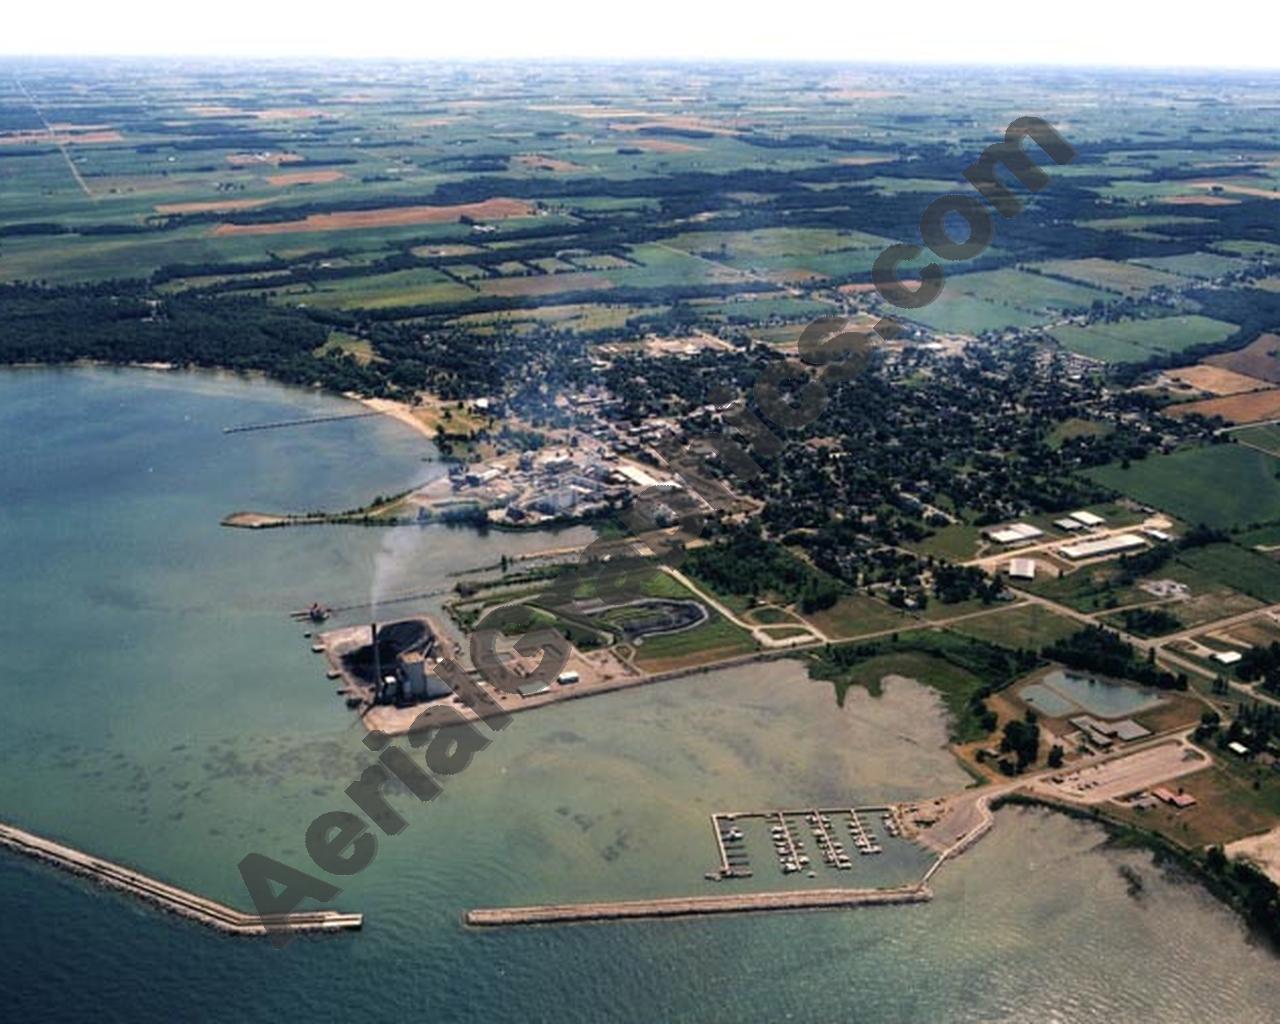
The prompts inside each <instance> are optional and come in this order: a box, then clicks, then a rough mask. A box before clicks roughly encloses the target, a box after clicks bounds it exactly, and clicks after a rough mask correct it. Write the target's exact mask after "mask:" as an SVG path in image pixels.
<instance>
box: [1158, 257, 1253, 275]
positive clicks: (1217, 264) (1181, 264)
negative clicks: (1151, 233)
mask: <svg viewBox="0 0 1280 1024" xmlns="http://www.w3.org/2000/svg"><path fill="white" fill-rule="evenodd" d="M1134 262H1135V263H1137V264H1138V265H1139V266H1143V267H1149V268H1150V269H1152V270H1160V271H1164V272H1166V273H1170V274H1180V275H1182V276H1183V277H1202V278H1212V277H1221V276H1222V275H1223V274H1230V273H1233V272H1235V271H1237V270H1244V269H1245V268H1246V267H1248V266H1249V261H1248V260H1241V259H1236V258H1235V257H1232V256H1220V255H1218V254H1217V253H1213V252H1191V253H1186V254H1185V255H1182V256H1156V257H1151V258H1146V259H1136V260H1134Z"/></svg>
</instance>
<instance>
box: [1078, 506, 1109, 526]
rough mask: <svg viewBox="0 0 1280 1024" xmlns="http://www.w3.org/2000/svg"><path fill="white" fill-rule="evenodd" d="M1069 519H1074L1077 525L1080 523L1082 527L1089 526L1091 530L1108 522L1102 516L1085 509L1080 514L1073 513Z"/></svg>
mask: <svg viewBox="0 0 1280 1024" xmlns="http://www.w3.org/2000/svg"><path fill="white" fill-rule="evenodd" d="M1069 518H1071V519H1074V520H1075V521H1076V522H1077V523H1080V524H1081V525H1082V526H1088V527H1090V528H1092V527H1094V526H1101V525H1102V524H1103V523H1105V522H1106V520H1105V519H1103V518H1102V516H1100V515H1095V514H1094V513H1092V512H1086V511H1084V510H1083V509H1082V510H1081V511H1079V512H1072V513H1071V515H1070V517H1069Z"/></svg>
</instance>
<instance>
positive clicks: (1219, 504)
mask: <svg viewBox="0 0 1280 1024" xmlns="http://www.w3.org/2000/svg"><path fill="white" fill-rule="evenodd" d="M1277 473H1280V459H1275V458H1273V457H1272V456H1270V455H1267V454H1266V453H1265V452H1260V451H1258V450H1257V449H1254V448H1247V447H1244V446H1243V445H1213V446H1210V447H1206V448H1193V449H1187V450H1184V451H1180V452H1174V453H1173V454H1171V455H1155V456H1151V457H1150V458H1146V459H1142V460H1140V461H1137V462H1133V463H1131V464H1130V466H1129V468H1128V469H1125V468H1123V467H1122V466H1121V465H1119V464H1116V463H1113V464H1111V465H1107V466H1100V467H1098V468H1096V469H1091V470H1088V471H1086V474H1085V475H1086V476H1088V477H1089V478H1090V479H1092V480H1094V481H1096V482H1097V483H1100V484H1103V485H1104V486H1107V487H1112V488H1114V489H1115V490H1117V491H1119V492H1120V493H1121V494H1125V495H1128V496H1129V497H1131V498H1135V499H1137V500H1138V501H1141V502H1144V503H1145V504H1148V505H1153V506H1155V507H1156V508H1158V509H1161V510H1163V511H1165V512H1168V513H1171V514H1172V515H1175V516H1177V517H1178V518H1179V519H1182V520H1184V521H1185V522H1188V523H1206V524H1208V525H1209V526H1215V527H1220V528H1231V527H1237V526H1244V525H1247V524H1249V523H1261V522H1267V521H1270V520H1273V519H1280V479H1277Z"/></svg>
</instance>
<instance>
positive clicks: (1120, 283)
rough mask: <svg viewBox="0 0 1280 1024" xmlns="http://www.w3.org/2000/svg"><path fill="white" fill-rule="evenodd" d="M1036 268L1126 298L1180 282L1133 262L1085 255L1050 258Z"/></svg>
mask: <svg viewBox="0 0 1280 1024" xmlns="http://www.w3.org/2000/svg"><path fill="white" fill-rule="evenodd" d="M1036 269H1038V270H1039V271H1041V273H1043V274H1046V275H1049V276H1052V277H1065V278H1067V279H1068V280H1071V281H1078V282H1080V283H1081V284H1086V285H1092V286H1093V287H1095V288H1101V289H1103V290H1105V291H1113V292H1117V293H1118V294H1120V295H1124V296H1128V297H1130V298H1133V297H1136V296H1140V295H1145V294H1146V293H1147V292H1149V291H1151V290H1152V289H1153V288H1172V287H1175V286H1176V285H1178V284H1180V283H1181V280H1180V278H1179V277H1178V275H1176V274H1169V273H1165V272H1164V271H1160V270H1152V269H1151V268H1149V267H1144V266H1141V265H1140V264H1137V263H1127V262H1124V261H1120V260H1107V259H1101V258H1099V257H1089V258H1087V259H1081V260H1052V261H1050V262H1048V263H1041V264H1038V265H1037V267H1036Z"/></svg>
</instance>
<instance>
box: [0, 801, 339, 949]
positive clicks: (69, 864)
mask: <svg viewBox="0 0 1280 1024" xmlns="http://www.w3.org/2000/svg"><path fill="white" fill-rule="evenodd" d="M0 847H4V848H6V849H9V850H12V851H13V852H15V853H20V854H22V855H24V856H27V857H31V858H32V859H33V860H39V861H43V862H44V863H46V864H51V865H53V866H54V867H57V868H61V869H62V870H63V871H69V872H71V873H72V874H76V875H82V876H84V877H86V878H91V879H93V880H94V881H95V882H100V883H101V884H103V885H106V886H110V887H111V888H113V889H119V890H121V891H122V892H126V893H128V894H129V895H130V896H134V897H136V898H138V899H141V900H146V901H147V902H148V903H151V904H153V905H154V906H157V907H159V908H160V909H162V910H167V911H169V912H171V913H174V914H178V915H180V916H182V917H185V918H187V919H189V920H192V921H196V922H198V923H199V924H202V925H205V926H207V927H209V928H214V929H216V930H217V931H220V932H224V933H226V934H228V935H267V934H269V933H278V932H281V931H290V932H337V931H347V930H352V929H357V928H360V927H361V926H362V925H363V924H364V916H363V915H362V914H344V913H339V912H338V911H333V910H312V911H304V912H299V913H296V914H289V915H288V916H287V917H284V918H278V919H269V918H262V917H259V916H258V915H256V914H246V913H244V912H243V911H240V910H236V909H235V908H234V907H228V906H227V905H226V904H225V903H219V902H217V901H216V900H211V899H206V898H205V897H203V896H197V895H196V894H195V893H193V892H188V891H187V890H186V889H179V888H178V887H177V886H174V885H169V884H168V883H167V882H160V881H157V880H156V879H154V878H149V877H147V876H146V875H144V874H142V873H141V872H138V871H134V870H132V869H130V868H126V867H121V866H120V865H119V864H113V863H112V862H111V861H108V860H102V859H101V858H99V857H93V856H90V855H89V854H87V853H81V852H80V851H79V850H74V849H72V848H71V847H69V846H63V845H62V844H61V843H55V842H54V841H53V840H51V839H45V838H43V837H41V836H37V835H34V834H32V833H30V832H25V831H23V830H22V829H20V828H14V827H13V826H12V825H5V824H0Z"/></svg>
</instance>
